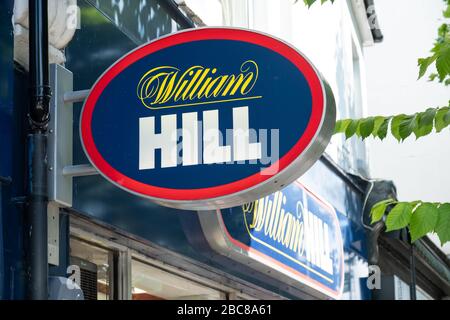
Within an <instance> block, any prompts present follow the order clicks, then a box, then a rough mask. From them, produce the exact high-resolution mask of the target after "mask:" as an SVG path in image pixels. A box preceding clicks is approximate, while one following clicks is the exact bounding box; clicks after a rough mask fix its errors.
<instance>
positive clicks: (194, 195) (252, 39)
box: [80, 28, 324, 201]
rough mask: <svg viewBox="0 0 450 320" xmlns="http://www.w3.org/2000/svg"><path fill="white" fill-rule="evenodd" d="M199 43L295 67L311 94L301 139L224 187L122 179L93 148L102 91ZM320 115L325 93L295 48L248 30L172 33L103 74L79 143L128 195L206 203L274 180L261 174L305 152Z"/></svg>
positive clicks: (83, 116) (87, 104) (89, 101)
mask: <svg viewBox="0 0 450 320" xmlns="http://www.w3.org/2000/svg"><path fill="white" fill-rule="evenodd" d="M201 40H235V41H244V42H247V43H252V44H256V45H259V46H262V47H265V48H267V49H270V50H272V51H275V52H277V53H278V54H280V55H282V56H283V57H285V58H286V59H288V60H289V61H290V62H292V64H294V65H295V66H296V67H297V68H298V69H299V70H300V71H301V72H302V73H303V75H304V76H305V78H306V80H307V82H308V84H309V87H310V89H311V93H312V114H311V118H310V120H309V123H308V126H307V127H306V130H305V132H304V134H303V136H302V137H301V138H300V139H299V140H298V141H297V143H296V144H295V145H294V147H292V149H291V150H289V152H287V153H286V154H285V155H284V156H283V157H282V158H281V159H279V160H278V162H277V163H275V164H273V165H272V166H271V167H269V168H266V169H265V170H264V171H262V172H260V173H256V174H254V175H252V176H249V177H247V178H244V179H241V180H238V181H234V182H231V183H228V184H224V185H219V186H215V187H210V188H201V189H171V188H162V187H157V186H152V185H148V184H145V183H142V182H140V181H136V180H134V179H132V178H130V177H128V176H125V175H124V174H122V173H120V172H119V171H118V170H116V169H115V168H113V167H112V166H111V165H110V164H109V163H108V162H107V161H106V160H105V159H104V158H103V157H102V155H101V154H100V152H99V151H98V149H97V147H96V145H95V142H94V139H93V136H92V129H91V121H92V114H93V111H94V109H95V106H96V102H97V100H98V98H99V97H100V95H101V94H102V92H103V90H104V89H105V88H106V87H107V86H108V84H109V82H111V81H112V80H113V79H114V78H115V77H116V76H117V75H118V74H120V73H121V72H122V71H123V70H124V69H125V68H127V67H128V66H129V65H131V64H133V63H134V62H136V61H138V60H140V59H142V58H143V57H146V56H148V55H150V54H152V53H154V52H156V51H159V50H162V49H165V48H168V47H171V46H174V45H178V44H182V43H186V42H192V41H201ZM323 112H324V92H323V89H322V84H321V81H320V79H319V77H318V75H317V73H316V71H315V70H314V68H313V67H312V66H311V64H310V63H309V62H308V61H307V60H306V59H305V58H304V57H303V56H302V55H301V54H299V52H298V51H296V50H295V49H294V48H292V47H290V46H289V45H287V44H286V43H284V42H281V41H279V40H276V39H274V38H272V37H269V36H267V35H263V34H261V33H256V32H252V31H247V30H240V29H227V28H204V29H193V30H188V31H184V32H180V33H175V34H173V35H170V36H167V37H164V38H161V39H159V40H156V41H153V42H151V43H149V44H147V45H144V46H142V47H140V48H138V49H136V50H135V51H132V52H131V53H129V54H127V55H125V56H124V57H122V58H121V59H120V60H118V61H117V62H116V63H115V64H114V65H113V66H112V67H111V68H110V69H109V70H108V71H106V72H105V74H103V76H102V77H101V78H100V79H99V80H98V81H97V82H96V84H95V85H94V87H93V88H92V90H91V92H90V94H89V96H88V98H87V100H86V102H85V104H84V107H83V110H82V114H81V124H80V126H81V140H82V143H83V145H84V149H85V151H86V153H87V154H88V157H89V158H90V160H91V162H92V164H93V165H94V166H95V167H96V168H97V169H98V170H99V171H100V172H102V173H103V174H104V175H105V176H106V177H107V178H109V179H110V180H112V181H114V182H115V183H117V184H118V185H120V186H122V187H124V188H126V189H128V190H130V191H133V192H136V193H138V194H141V195H145V196H149V197H154V198H159V199H166V200H179V201H182V200H185V201H186V200H206V199H212V198H218V197H223V196H226V195H230V194H234V193H237V192H240V191H243V190H245V189H249V188H251V187H254V186H256V185H258V184H260V183H262V182H264V181H266V180H267V179H269V178H271V177H273V175H268V174H267V175H266V174H264V173H265V171H268V170H271V169H273V168H277V167H278V171H276V172H281V171H282V170H283V169H285V168H286V167H287V166H288V165H289V164H291V163H292V162H293V161H294V160H295V159H296V158H297V157H298V156H299V155H300V154H301V153H302V152H303V151H304V150H305V148H306V147H307V146H308V145H309V143H310V142H311V140H312V139H313V138H314V136H315V135H316V133H317V131H318V130H319V127H320V124H321V121H322V117H323ZM268 172H270V171H268ZM272 172H273V171H272Z"/></svg>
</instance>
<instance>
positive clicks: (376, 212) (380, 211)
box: [370, 199, 395, 224]
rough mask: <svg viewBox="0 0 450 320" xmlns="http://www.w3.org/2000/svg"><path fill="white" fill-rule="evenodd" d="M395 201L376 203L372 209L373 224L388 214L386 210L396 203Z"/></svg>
mask: <svg viewBox="0 0 450 320" xmlns="http://www.w3.org/2000/svg"><path fill="white" fill-rule="evenodd" d="M394 202H395V200H394V199H386V200H383V201H380V202H378V203H376V204H375V205H374V206H373V207H372V209H371V210H370V216H371V217H372V222H371V223H372V224H374V223H375V222H378V221H380V220H381V218H383V216H384V213H385V212H386V208H387V206H388V205H390V204H392V203H394Z"/></svg>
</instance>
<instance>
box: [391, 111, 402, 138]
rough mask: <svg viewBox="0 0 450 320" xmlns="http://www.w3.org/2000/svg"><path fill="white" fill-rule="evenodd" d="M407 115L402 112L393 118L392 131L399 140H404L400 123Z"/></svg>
mask: <svg viewBox="0 0 450 320" xmlns="http://www.w3.org/2000/svg"><path fill="white" fill-rule="evenodd" d="M405 117H406V115H405V114H400V115H398V116H395V117H394V119H392V123H391V133H392V135H393V136H394V137H395V139H397V141H401V140H402V136H401V135H400V124H401V123H402V121H403V119H405Z"/></svg>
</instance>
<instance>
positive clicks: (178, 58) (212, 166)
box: [80, 28, 335, 210]
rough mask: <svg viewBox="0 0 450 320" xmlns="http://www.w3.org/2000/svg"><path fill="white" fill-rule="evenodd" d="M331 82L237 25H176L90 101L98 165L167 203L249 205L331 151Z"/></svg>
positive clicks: (291, 52)
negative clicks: (177, 29) (190, 27)
mask: <svg viewBox="0 0 450 320" xmlns="http://www.w3.org/2000/svg"><path fill="white" fill-rule="evenodd" d="M334 122H335V105H334V99H333V96H332V93H331V90H330V89H329V87H328V86H327V84H326V83H325V82H324V81H323V80H322V79H321V77H320V75H319V73H318V72H317V71H316V69H315V68H314V67H313V66H312V65H311V63H310V62H309V61H308V60H307V59H306V58H305V57H304V56H303V55H302V54H301V53H300V52H298V51H297V50H296V49H295V48H293V47H292V46H290V45H288V44H286V43H284V42H282V41H280V40H277V39H274V38H272V37H270V36H267V35H265V34H261V33H257V32H253V31H247V30H241V29H230V28H202V29H195V30H188V31H183V32H178V33H175V34H172V35H169V36H166V37H163V38H160V39H158V40H155V41H153V42H150V43H149V44H146V45H144V46H141V47H139V48H137V49H136V50H134V51H132V52H130V53H128V54H127V55H125V56H124V57H122V58H121V59H119V60H118V61H117V62H116V63H115V64H114V65H113V66H111V67H110V68H109V69H108V70H107V71H106V72H105V73H104V74H103V75H102V76H101V77H100V78H99V79H98V80H97V82H96V83H95V85H94V87H93V88H92V90H91V92H90V95H89V97H88V98H87V100H86V101H85V104H84V107H83V110H82V114H81V125H80V133H81V140H82V143H83V146H84V149H85V151H86V154H87V156H88V158H89V159H90V161H91V163H92V164H93V165H94V166H95V167H96V168H97V169H98V171H99V172H100V173H101V174H102V175H103V176H105V177H106V178H107V179H108V180H110V181H111V182H112V183H114V184H116V185H117V186H119V187H121V188H123V189H125V190H127V191H129V192H132V193H135V194H138V195H141V196H145V197H148V198H150V199H152V200H154V201H156V202H157V203H159V204H162V205H166V206H169V207H175V208H183V209H192V210H206V209H213V208H225V207H233V206H237V205H242V204H244V203H248V202H252V201H255V200H257V199H259V198H261V197H263V196H266V195H268V194H271V193H273V192H275V191H277V190H279V189H282V188H283V187H285V186H286V185H288V184H289V183H291V182H293V181H294V180H296V179H297V178H298V177H299V176H300V175H301V174H303V173H304V172H305V171H306V170H307V169H308V168H310V167H311V165H312V164H313V163H314V162H315V161H316V160H317V159H318V158H319V157H320V155H321V154H322V153H323V151H324V149H325V147H326V145H327V144H328V142H329V140H330V137H331V135H332V132H333V129H334Z"/></svg>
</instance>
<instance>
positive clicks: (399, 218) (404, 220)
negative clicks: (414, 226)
mask: <svg viewBox="0 0 450 320" xmlns="http://www.w3.org/2000/svg"><path fill="white" fill-rule="evenodd" d="M412 210H413V206H412V205H411V204H410V203H408V202H399V203H397V204H396V206H395V207H394V208H393V209H392V210H391V212H389V214H388V216H387V219H386V231H387V232H389V231H393V230H399V229H402V228H404V227H406V226H407V225H408V224H409V221H410V220H411V216H412Z"/></svg>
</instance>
